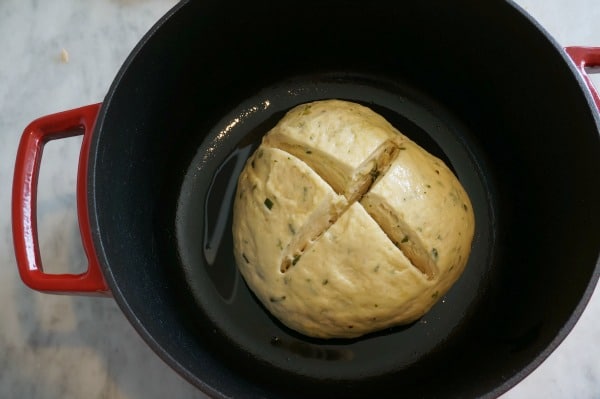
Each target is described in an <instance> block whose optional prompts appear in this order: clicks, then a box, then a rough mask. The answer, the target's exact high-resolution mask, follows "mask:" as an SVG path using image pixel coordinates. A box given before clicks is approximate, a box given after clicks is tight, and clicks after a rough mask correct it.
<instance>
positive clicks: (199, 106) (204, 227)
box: [13, 0, 600, 398]
mask: <svg viewBox="0 0 600 399" xmlns="http://www.w3.org/2000/svg"><path fill="white" fill-rule="evenodd" d="M569 52H570V53H571V55H572V56H573V57H574V59H575V60H576V63H573V62H571V60H570V58H569V57H568V54H567V52H566V51H565V50H563V49H561V48H559V47H558V46H557V45H556V43H555V42H554V41H553V40H552V39H551V38H549V37H548V35H547V34H546V33H545V32H544V31H543V30H542V29H541V28H540V27H539V26H538V25H536V24H535V23H534V22H533V21H532V20H531V19H529V18H528V17H527V16H525V15H524V13H523V12H522V11H521V10H519V9H518V8H517V7H516V6H515V5H514V4H512V3H511V2H510V1H499V0H498V1H485V2H484V1H480V0H477V1H475V0H473V1H468V0H463V1H446V0H428V1H419V2H417V1H413V2H404V1H398V2H387V1H353V0H319V1H313V0H305V1H302V2H290V1H279V2H267V1H235V0H230V1H226V2H224V1H215V0H203V1H198V2H192V1H190V2H182V3H180V4H178V5H177V6H176V7H175V8H174V9H173V10H172V11H171V12H169V13H168V15H166V16H165V17H164V18H162V19H161V20H160V21H159V23H158V24H157V25H156V26H155V27H154V28H153V29H152V30H151V31H150V32H149V33H148V34H147V35H146V37H145V38H144V39H143V40H142V42H141V43H140V44H139V45H138V46H137V47H136V48H135V50H134V51H133V53H132V54H131V56H130V57H129V58H128V59H127V61H126V63H125V65H124V66H123V68H122V69H121V71H120V72H119V74H118V76H117V77H116V79H115V81H114V83H113V85H112V87H111V89H110V91H109V93H108V95H107V96H106V98H105V100H104V102H103V103H102V104H101V105H99V104H98V105H93V106H88V107H84V108H80V109H77V110H72V111H68V112H65V113H61V114H55V115H51V116H48V117H44V118H41V119H39V120H37V121H34V122H33V123H32V124H31V125H30V126H29V127H28V128H27V129H26V131H25V133H24V135H23V139H22V142H21V147H20V149H19V153H18V157H17V165H16V170H15V181H14V187H13V225H14V237H15V250H16V254H17V258H18V262H19V268H20V271H21V275H22V278H23V280H24V281H25V282H26V283H27V284H28V285H29V286H31V287H32V288H34V289H38V290H41V291H47V292H63V293H71V294H73V293H88V294H100V295H112V296H113V297H114V299H115V300H116V301H117V303H118V304H119V306H120V307H121V309H122V310H123V312H124V313H125V315H126V316H127V317H128V318H129V320H130V321H131V323H132V324H133V326H134V327H135V328H136V329H137V330H138V331H139V333H140V334H141V335H142V337H143V338H144V339H145V340H146V342H147V343H148V345H150V346H151V347H152V348H153V349H154V350H155V351H156V352H157V353H158V354H159V355H160V356H161V357H162V358H163V359H164V360H165V361H166V362H167V363H168V364H169V365H171V366H172V367H173V368H174V369H175V370H176V371H177V372H178V373H180V374H181V375H183V376H184V377H185V378H186V379H187V380H189V381H190V382H191V383H193V384H195V385H196V386H197V387H198V388H200V389H201V390H203V391H204V392H206V393H208V394H209V395H214V396H216V397H234V396H235V397H380V398H382V397H388V396H391V397H400V396H404V397H411V398H414V397H476V396H487V397H493V396H497V395H499V394H501V393H502V392H504V391H506V390H508V389H509V388H510V387H512V386H513V385H515V384H516V383H517V382H519V381H520V380H521V379H522V378H524V377H525V376H526V375H527V374H528V373H529V372H531V371H532V370H533V369H534V368H535V367H536V366H538V365H539V364H540V363H541V362H542V361H543V360H544V359H545V358H546V357H547V356H548V354H549V353H550V352H551V351H552V350H553V349H554V348H555V347H556V346H557V345H558V344H559V343H560V342H561V340H562V339H563V338H564V337H565V336H566V334H567V333H568V331H569V330H570V329H571V327H572V326H573V324H574V323H575V321H576V320H577V318H578V317H579V315H580V314H581V312H582V310H583V308H584V306H585V304H586V303H587V301H588V299H589V297H590V295H591V293H592V291H593V289H594V286H595V285H596V282H597V280H598V276H599V265H598V255H599V250H600V229H598V228H597V227H598V226H599V225H600V207H599V205H598V204H600V190H599V187H600V186H599V185H598V184H597V183H598V180H599V176H600V139H599V134H598V127H599V124H598V123H599V118H598V112H597V110H596V108H595V107H594V104H593V101H594V99H595V100H596V101H598V104H600V101H599V100H598V97H597V95H596V94H595V92H593V91H592V92H590V91H588V89H587V87H586V84H585V79H584V77H583V76H581V75H580V72H581V71H584V66H585V65H586V64H587V65H589V64H594V63H600V50H598V49H582V48H573V49H569ZM578 68H579V69H578ZM593 96H595V97H593ZM325 98H341V99H346V100H351V101H356V102H360V103H363V104H366V105H368V106H370V107H372V108H373V109H374V110H375V111H377V112H379V113H381V114H382V115H384V116H385V117H386V118H387V119H388V120H389V121H390V122H392V124H394V125H395V126H396V127H398V128H399V129H400V130H401V131H403V132H404V133H405V134H406V135H408V136H409V137H411V138H413V139H414V140H415V141H417V142H418V143H420V144H421V145H422V146H424V147H425V148H426V149H428V150H429V151H430V152H432V153H434V154H436V155H437V156H439V157H441V158H442V159H444V160H445V161H446V162H447V163H448V165H450V166H451V167H452V168H453V170H454V171H455V172H456V174H457V175H458V177H459V178H460V180H461V181H462V183H463V185H464V186H465V188H466V190H467V191H468V193H469V195H470V197H471V199H472V202H473V205H474V211H475V216H476V222H477V228H476V236H475V240H474V244H473V250H472V254H471V257H470V259H469V264H468V265H467V268H466V271H465V273H464V274H463V276H462V277H461V278H460V280H459V281H458V282H457V284H456V285H455V286H454V287H453V288H452V289H451V291H450V292H449V293H448V294H447V295H446V296H445V297H444V298H441V300H440V301H439V303H438V304H437V305H436V306H435V307H434V308H433V309H432V310H431V312H429V313H428V314H427V315H425V316H424V317H423V318H422V319H421V320H419V321H417V322H416V323H413V324H412V325H409V326H405V327H399V328H394V329H390V330H386V331H382V332H380V333H376V334H372V335H369V336H366V337H363V338H360V339H355V340H330V341H326V340H315V339H308V338H306V337H304V336H301V335H299V334H297V333H295V332H293V331H290V330H288V329H286V328H285V327H284V326H283V325H282V324H280V323H279V322H278V321H277V320H275V319H273V318H272V317H270V316H269V314H268V313H267V312H266V311H265V309H264V308H262V307H261V306H260V304H259V303H258V301H257V300H256V299H255V298H254V297H253V296H252V295H251V293H250V292H249V290H248V289H247V287H246V285H245V284H244V282H243V280H241V278H240V276H239V275H238V273H237V271H236V268H235V265H234V262H233V256H232V248H231V231H230V229H231V225H230V223H231V220H230V218H231V214H230V213H231V196H232V195H233V191H234V190H235V182H236V177H237V174H238V173H239V171H240V168H241V166H242V165H243V162H244V161H245V159H246V158H247V157H248V156H249V154H250V153H251V151H252V150H253V149H254V148H255V147H256V145H257V144H258V142H259V140H260V137H261V136H262V135H263V134H264V133H266V132H267V130H268V129H269V128H270V127H272V126H273V125H274V124H275V123H276V122H277V120H278V119H279V118H281V117H282V116H283V114H284V112H285V111H286V110H288V109H290V108H291V107H293V106H295V105H297V104H299V103H303V102H307V101H312V100H317V99H325ZM73 129H76V133H84V134H85V136H84V144H83V148H82V153H81V160H80V169H79V184H78V209H79V221H80V225H81V231H82V237H83V241H84V246H85V249H86V252H87V255H88V257H89V261H90V265H89V270H88V271H87V272H86V273H84V274H81V275H58V276H56V275H47V274H44V272H43V270H42V267H41V263H40V256H39V249H38V246H37V232H36V227H35V226H36V225H35V189H36V183H37V175H38V172H39V158H40V156H41V149H42V147H43V145H44V143H45V142H47V141H48V140H51V139H55V138H60V137H64V136H67V135H72V134H75V133H74V132H73ZM324 267H326V266H324Z"/></svg>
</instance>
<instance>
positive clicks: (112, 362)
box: [0, 0, 600, 399]
mask: <svg viewBox="0 0 600 399" xmlns="http://www.w3.org/2000/svg"><path fill="white" fill-rule="evenodd" d="M174 3H175V1H174V0H120V1H119V0H87V1H80V0H53V1H36V0H2V1H0V43H1V44H2V46H1V53H0V304H1V306H0V397H1V398H31V399H35V398H61V399H69V398H110V399H113V398H119V399H133V398H163V397H175V398H183V397H185V398H204V397H205V396H204V395H203V394H201V393H200V392H198V391H196V390H195V389H194V388H193V387H192V386H191V385H189V384H188V383H187V382H185V381H184V380H183V379H182V378H180V377H179V376H178V375H177V374H176V373H175V372H173V371H172V370H171V369H170V368H168V367H167V366H166V365H165V364H164V363H163V362H162V361H161V360H160V359H159V358H158V357H157V356H156V355H155V354H154V353H153V352H152V351H151V350H150V349H148V347H147V346H146V345H145V344H144V343H143V342H142V340H141V339H140V338H139V337H138V335H137V334H136V332H135V331H134V330H133V328H132V327H131V326H130V325H129V324H128V322H127V321H126V320H125V317H124V316H123V315H122V314H121V312H120V310H119V309H118V308H117V306H116V304H115V303H114V301H112V300H110V299H99V298H85V297H72V296H53V295H44V294H40V293H37V292H33V291H31V290H29V289H28V288H26V287H25V286H24V285H23V284H22V283H21V281H20V279H19V276H18V273H17V270H16V266H15V258H14V254H13V249H12V235H11V228H10V211H9V210H10V189H11V184H12V172H13V163H14V156H15V153H16V147H17V143H18V139H19V136H20V134H21V131H22V129H23V128H24V127H25V126H26V125H27V123H28V122H30V121H31V120H33V119H34V118H36V117H38V116H42V115H45V114H48V113H53V112H56V111H61V110H66V109H70V108H74V107H77V106H80V105H85V104H89V103H94V102H99V101H101V100H102V99H103V97H104V95H105V93H106V92H107V90H108V88H109V85H110V83H111V82H112V80H113V78H114V76H115V74H116V73H117V70H118V68H119V67H120V65H121V63H122V62H123V61H124V59H125V57H126V56H127V54H128V53H129V52H130V51H131V49H132V48H133V46H134V45H135V44H136V43H137V41H138V40H139V39H140V38H141V36H142V35H143V34H144V33H145V32H146V31H147V30H148V29H149V28H150V27H151V26H152V24H153V23H154V22H155V21H156V20H157V19H158V18H159V17H160V16H161V15H163V14H164V13H165V12H166V11H167V10H168V9H169V8H170V7H171V6H172V5H173V4H174ZM518 3H519V4H521V5H522V6H523V7H524V8H525V9H526V10H527V11H528V12H530V13H531V14H532V15H534V16H535V17H536V18H537V19H538V20H539V21H540V22H541V23H542V25H544V26H545V27H546V29H547V30H548V31H549V32H550V33H551V34H552V35H553V36H554V37H555V38H556V39H557V40H558V42H559V43H560V44H561V45H570V44H577V45H597V46H600V2H599V1H598V0H519V1H518ZM62 49H65V50H66V51H67V52H68V55H69V57H68V58H69V60H68V62H65V60H64V59H62V60H61V51H62ZM540 67H543V65H541V66H540ZM595 80H596V81H597V82H599V83H600V79H595ZM549 83H550V82H549ZM79 145H80V139H78V138H75V139H68V140H63V141H59V142H52V143H51V144H49V145H48V146H47V148H46V152H45V156H44V160H43V167H42V176H41V182H40V196H39V218H40V219H39V226H40V239H41V249H42V254H43V255H42V256H43V259H44V261H45V264H46V267H47V269H48V270H50V271H52V272H64V271H79V270H82V269H83V268H85V258H84V256H83V252H82V249H81V245H80V244H79V238H78V229H77V224H76V219H75V196H74V187H75V174H76V173H75V168H76V165H77V156H78V150H79ZM596 291H598V289H597V290H596ZM598 314H600V294H599V293H598V292H596V294H595V295H594V296H593V298H592V300H591V302H590V304H589V306H588V308H587V309H586V311H585V312H584V314H583V316H582V318H581V319H580V321H579V322H578V324H577V325H576V326H575V328H574V330H573V331H572V333H571V334H570V335H569V336H568V337H567V339H566V340H565V341H564V342H563V343H562V345H561V346H560V347H559V348H558V349H557V350H556V351H555V352H554V353H553V354H552V355H551V356H550V357H549V358H548V359H547V361H546V362H544V363H543V364H542V365H541V366H540V367H539V368H538V369H537V370H535V371H534V372H533V373H532V374H531V375H530V376H529V377H527V378H526V379H525V380H523V381H522V382H521V383H520V384H518V385H517V386H516V387H515V388H513V389H512V390H511V391H509V392H508V393H507V394H505V395H504V396H503V399H521V398H528V399H529V398H534V399H535V398H545V399H558V398H590V399H591V398H600V360H599V359H600V345H598V342H600V320H599V318H598V317H597V315H598Z"/></svg>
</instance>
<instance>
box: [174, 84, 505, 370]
mask: <svg viewBox="0 0 600 399" xmlns="http://www.w3.org/2000/svg"><path fill="white" fill-rule="evenodd" d="M327 98H338V99H345V100H350V101H356V102H360V103H362V104H364V105H366V106H369V107H371V108H372V109H373V110H374V111H376V112H378V113H380V114H381V115H382V116H384V117H385V118H386V119H387V120H388V121H389V122H390V123H392V125H394V126H395V127H396V128H397V129H399V130H400V131H401V132H403V133H404V134H405V135H407V136H408V137H410V138H411V139H412V140H414V141H416V142H417V143H419V144H420V145H421V146H422V147H424V148H425V149H427V150H428V151H429V152H430V153H432V154H434V155H436V156H437V157H439V158H441V159H442V160H444V162H445V163H446V164H447V165H448V166H450V167H451V168H452V169H453V170H454V172H455V173H456V174H457V175H458V177H459V179H460V180H461V182H462V184H463V185H464V187H465V189H466V190H467V192H468V193H469V195H470V197H471V199H472V202H473V204H474V211H475V215H476V235H475V239H474V243H473V249H472V253H471V256H470V259H469V263H468V265H467V267H466V269H465V272H464V275H463V276H462V277H461V279H460V280H459V281H458V282H457V283H456V285H455V287H454V288H452V289H451V290H450V292H449V293H448V294H447V295H446V296H444V297H443V298H441V299H440V300H439V302H438V304H437V305H436V306H435V307H434V308H433V309H432V310H431V311H430V312H429V313H428V314H426V315H425V316H424V317H423V318H422V319H421V320H419V321H417V322H415V323H413V324H411V325H409V326H399V327H397V328H393V329H388V330H384V331H380V332H376V333H373V334H370V335H368V336H365V337H363V338H358V339H353V340H341V339H339V340H317V339H309V338H307V337H304V336H302V335H300V334H298V333H296V332H294V331H291V330H289V329H288V328H286V327H285V326H284V325H282V324H281V323H280V322H279V321H278V320H276V319H275V318H274V317H272V316H271V315H270V314H269V313H268V311H267V310H266V309H264V308H263V307H262V305H261V304H260V303H259V302H258V300H257V299H256V298H255V297H254V295H253V294H252V293H251V292H250V291H249V289H248V287H247V286H246V285H245V283H244V282H243V279H242V277H241V275H240V274H239V272H238V271H237V269H236V265H235V261H234V258H233V248H232V237H231V220H232V215H231V213H232V206H233V196H234V195H235V188H236V184H237V179H238V176H239V174H240V172H241V170H242V168H243V167H244V164H245V161H246V159H247V158H248V157H249V156H250V155H251V154H252V152H253V151H254V149H255V148H256V147H257V146H258V144H259V143H260V140H261V138H262V136H263V135H264V134H265V133H267V131H268V130H269V129H270V128H272V127H273V126H274V125H275V124H276V123H277V122H278V121H279V119H281V118H282V117H283V115H284V113H285V112H286V111H287V110H289V109H290V108H292V107H294V106H295V105H298V104H301V103H305V102H309V101H314V100H319V99H327ZM433 109H434V108H433V104H432V103H431V100H429V99H427V98H426V97H424V96H423V95H420V94H418V93H417V92H415V91H414V90H412V89H411V88H409V87H408V86H399V85H398V84H391V83H390V82H385V81H380V80H377V79H375V78H373V77H369V76H361V75H352V74H348V73H344V74H339V73H335V72H332V73H327V74H322V75H314V76H305V77H299V78H296V79H293V80H289V81H283V82H280V83H278V84H276V85H273V86H272V87H269V88H266V89H264V90H261V91H259V92H257V93H256V94H255V95H253V96H251V97H249V98H248V99H247V100H245V101H243V102H242V103H241V104H239V105H238V106H237V107H236V108H235V109H233V110H232V111H231V112H230V113H228V114H227V115H225V116H224V117H223V118H222V119H221V120H220V121H219V122H218V123H217V124H216V125H215V126H213V127H212V129H211V130H210V131H209V132H207V134H206V138H205V139H204V140H203V141H202V143H201V144H200V145H199V147H198V151H197V152H196V153H195V154H194V156H193V158H192V159H191V161H190V163H189V165H188V167H187V173H186V174H185V177H184V179H183V184H182V185H181V192H180V195H179V198H178V200H177V206H176V209H177V211H176V218H175V219H176V220H177V223H176V230H175V231H176V236H175V238H176V242H177V247H178V253H179V255H180V256H181V262H182V266H183V270H184V274H183V276H182V283H183V284H185V285H186V286H187V287H188V288H189V289H190V291H191V292H192V294H193V301H194V303H193V304H191V305H190V306H197V307H198V308H199V310H198V312H199V313H200V312H202V313H204V314H207V315H209V317H210V319H211V322H212V323H214V326H215V328H216V329H217V330H218V334H219V335H221V336H222V337H223V338H225V339H228V340H230V341H231V342H235V343H236V344H234V345H233V346H237V347H238V350H240V351H242V352H241V353H251V354H252V356H255V357H257V358H260V359H262V360H263V361H265V362H267V363H269V364H272V365H274V366H276V367H277V368H279V369H287V370H290V371H292V372H295V373H301V374H305V375H308V376H310V377H313V378H332V379H335V378H339V376H342V375H343V376H344V378H361V377H366V376H374V375H379V374H382V373H385V372H386V371H389V370H393V369H397V368H399V367H400V368H401V367H406V366H409V365H410V364H412V363H414V362H417V361H419V360H420V359H421V358H422V357H423V356H425V355H427V354H430V353H431V352H432V351H435V349H436V348H437V347H439V346H442V345H451V344H452V339H453V335H454V334H455V333H456V331H458V330H460V329H461V328H464V327H465V326H466V325H468V322H469V316H470V309H471V308H472V307H473V306H477V301H478V298H480V297H482V296H483V295H484V294H485V290H486V283H485V281H486V278H487V276H488V275H489V274H490V270H489V265H490V262H491V257H492V256H493V253H494V232H493V230H492V228H491V226H493V224H494V223H495V221H494V217H495V216H494V215H495V211H494V196H493V194H492V192H491V189H490V184H489V182H488V181H487V179H488V177H485V176H484V174H483V172H482V165H481V163H482V162H484V160H483V159H480V158H478V155H477V154H475V153H474V152H473V148H476V146H475V145H474V143H472V142H466V140H468V139H469V137H470V133H469V132H468V130H467V129H466V128H465V127H464V126H462V125H461V124H460V123H459V122H458V121H457V120H456V118H453V117H452V115H451V114H450V113H448V112H447V111H444V110H443V109H442V108H441V107H439V105H436V106H435V111H433ZM442 148H444V150H442ZM323 267H327V266H326V265H323ZM250 326H252V327H250ZM374 359H375V360H376V361H373V360H374ZM332 362H334V363H336V365H335V366H334V367H332V364H331V363H332Z"/></svg>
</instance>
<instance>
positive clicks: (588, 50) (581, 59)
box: [565, 46, 600, 110]
mask: <svg viewBox="0 0 600 399" xmlns="http://www.w3.org/2000/svg"><path fill="white" fill-rule="evenodd" d="M565 50H566V52H567V54H568V55H569V56H570V57H571V59H572V60H573V62H574V63H575V66H576V67H577V69H579V73H580V74H581V76H583V79H584V80H585V83H586V84H587V85H588V88H589V89H590V92H591V93H592V98H593V99H594V102H595V103H596V107H598V110H600V96H599V95H598V91H596V88H595V87H594V85H593V83H592V81H591V80H590V78H589V76H588V74H587V72H586V71H585V68H586V67H598V66H600V47H577V46H574V47H565Z"/></svg>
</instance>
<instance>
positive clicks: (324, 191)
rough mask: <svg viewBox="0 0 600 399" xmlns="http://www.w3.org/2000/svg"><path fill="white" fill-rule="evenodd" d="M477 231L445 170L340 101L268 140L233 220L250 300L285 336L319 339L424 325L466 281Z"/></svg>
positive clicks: (300, 113) (314, 106)
mask: <svg viewBox="0 0 600 399" xmlns="http://www.w3.org/2000/svg"><path fill="white" fill-rule="evenodd" d="M474 228H475V218H474V215H473V210H472V207H471V202H470V201H469V197H468V196H467V194H466V192H465V190H464V189H463V187H462V186H461V184H460V182H459V181H458V179H457V178H456V177H455V176H454V174H453V173H452V172H451V171H450V169H448V167H447V166H446V165H445V164H444V163H443V162H442V161H441V160H439V159H438V158H436V157H434V156H433V155H431V154H429V153H428V152H426V151H425V150H424V149H423V148H421V147H420V146H418V145H417V144H416V143H414V142H413V141H411V140H410V139H409V138H407V137H406V136H404V135H403V134H401V133H400V132H399V131H398V130H396V129H395V128H394V127H393V126H392V125H391V124H389V123H388V122H387V121H386V120H385V119H384V118H383V117H381V116H380V115H378V114H377V113H375V112H373V111H372V110H371V109H369V108H367V107H364V106H362V105H359V104H355V103H351V102H347V101H340V100H326V101H317V102H313V103H307V104H303V105H300V106H297V107H295V108H294V109H292V110H291V111H289V112H288V113H287V114H286V115H285V117H284V118H283V119H282V120H281V121H279V123H278V124H277V125H276V126H275V127H274V128H273V129H272V130H271V131H269V132H268V133H267V134H266V135H265V136H264V138H263V140H262V143H261V145H260V146H259V148H258V149H257V150H256V151H255V152H254V154H253V155H252V156H251V157H250V158H249V159H248V162H247V163H246V166H245V168H244V170H243V171H242V173H241V175H240V177H239V181H238V188H237V194H236V197H235V202H234V213H233V242H234V252H235V259H236V262H237V265H238V268H239V270H240V272H241V274H242V276H243V277H244V279H245V281H246V282H247V284H248V286H249V287H250V289H251V290H252V291H253V292H254V293H255V295H256V296H257V297H258V299H259V300H260V301H261V302H262V303H263V304H264V306H265V307H266V308H267V309H268V310H269V311H270V312H271V313H272V314H273V315H274V316H275V317H277V318H278V319H279V320H280V321H281V322H283V323H284V324H285V325H287V326H288V327H290V328H292V329H294V330H296V331H298V332H300V333H302V334H305V335H308V336H311V337H319V338H352V337H357V336H360V335H363V334H367V333H370V332H373V331H377V330H381V329H384V328H387V327H391V326H395V325H400V324H407V323H410V322H413V321H415V320H417V319H418V318H420V317H421V316H423V314H425V313H426V312H427V311H428V310H429V309H430V308H431V307H432V306H433V305H434V304H435V302H436V301H437V300H438V298H440V297H441V296H442V295H444V294H445V293H446V292H447V291H448V289H450V287H451V286H452V284H454V282H455V281H456V280H457V279H458V277H459V276H460V274H461V273H462V272H463V269H464V267H465V265H466V263H467V259H468V256H469V253H470V250H471V243H472V240H473V234H474Z"/></svg>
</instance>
